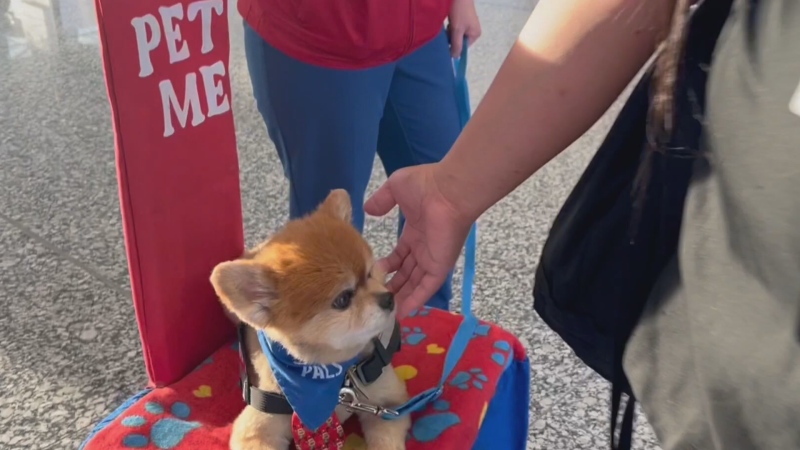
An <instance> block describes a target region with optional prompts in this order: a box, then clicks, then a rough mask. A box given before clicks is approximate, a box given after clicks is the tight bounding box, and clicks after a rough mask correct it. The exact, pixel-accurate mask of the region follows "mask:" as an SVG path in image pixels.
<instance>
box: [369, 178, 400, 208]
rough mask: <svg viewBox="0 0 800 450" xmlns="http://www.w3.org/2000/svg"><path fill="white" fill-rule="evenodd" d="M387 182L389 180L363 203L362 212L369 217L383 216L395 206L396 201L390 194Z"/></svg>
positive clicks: (390, 189)
mask: <svg viewBox="0 0 800 450" xmlns="http://www.w3.org/2000/svg"><path fill="white" fill-rule="evenodd" d="M389 182H390V180H386V181H384V182H383V184H382V185H381V187H379V188H378V190H377V191H375V193H373V194H372V195H371V196H370V197H369V198H368V199H367V201H366V202H365V203H364V212H366V213H367V214H369V215H370V216H385V215H386V214H388V213H389V211H391V210H392V208H394V207H395V206H397V200H395V198H394V195H393V194H392V188H391V187H390V185H389Z"/></svg>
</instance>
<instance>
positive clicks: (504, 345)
mask: <svg viewBox="0 0 800 450" xmlns="http://www.w3.org/2000/svg"><path fill="white" fill-rule="evenodd" d="M493 347H494V350H495V351H494V353H492V361H494V362H495V364H497V365H498V366H502V367H504V368H505V367H506V366H507V365H508V363H510V362H511V344H509V343H508V342H506V341H497V342H495V343H494V345H493Z"/></svg>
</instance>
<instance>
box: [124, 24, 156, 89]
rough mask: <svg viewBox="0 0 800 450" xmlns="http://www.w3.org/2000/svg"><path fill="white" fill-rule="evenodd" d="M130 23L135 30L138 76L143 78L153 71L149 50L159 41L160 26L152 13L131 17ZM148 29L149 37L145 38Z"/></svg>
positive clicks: (153, 48)
mask: <svg viewBox="0 0 800 450" xmlns="http://www.w3.org/2000/svg"><path fill="white" fill-rule="evenodd" d="M131 25H133V29H134V31H136V47H137V49H138V51H139V77H140V78H144V77H146V76H149V75H151V74H152V73H153V63H152V62H151V61H150V52H152V51H153V50H155V48H156V47H158V44H159V43H160V42H161V28H159V26H158V21H157V20H156V18H155V17H154V16H153V15H152V14H146V15H144V16H142V17H135V18H133V19H132V20H131ZM148 29H149V30H150V39H147V34H148V33H147V31H148Z"/></svg>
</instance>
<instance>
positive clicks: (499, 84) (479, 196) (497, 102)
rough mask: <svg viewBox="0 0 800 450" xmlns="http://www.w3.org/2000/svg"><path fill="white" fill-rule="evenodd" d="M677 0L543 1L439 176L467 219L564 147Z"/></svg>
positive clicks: (644, 51)
mask: <svg viewBox="0 0 800 450" xmlns="http://www.w3.org/2000/svg"><path fill="white" fill-rule="evenodd" d="M674 1H675V0H541V1H540V2H539V5H538V6H537V7H536V9H535V10H534V12H533V14H532V15H531V17H530V19H529V20H528V23H527V24H526V25H525V28H524V29H523V31H522V33H521V34H520V37H519V39H518V40H517V42H516V43H515V44H514V47H513V48H512V50H511V52H510V53H509V55H508V57H507V58H506V60H505V62H504V63H503V65H502V66H501V68H500V70H499V72H498V74H497V76H496V77H495V79H494V81H493V82H492V85H491V87H490V88H489V90H488V92H487V93H486V95H485V97H484V98H483V100H482V101H481V103H480V104H479V105H478V107H477V108H476V110H475V113H474V115H473V117H472V118H471V119H470V121H469V123H468V125H467V126H466V127H465V129H464V131H463V132H462V133H461V136H460V137H459V138H458V140H457V141H456V143H455V144H454V146H453V148H452V149H451V150H450V152H449V154H448V155H447V156H446V157H445V158H444V159H443V160H442V162H441V164H439V165H438V166H437V169H436V171H435V176H436V179H437V184H438V185H439V187H440V188H441V189H442V191H443V194H444V195H445V196H446V197H447V198H448V199H450V200H451V201H452V202H453V204H454V205H455V206H456V207H457V208H458V209H459V210H461V211H462V212H464V213H465V214H466V215H467V216H468V217H469V218H470V219H474V218H477V217H478V216H479V215H480V214H482V213H483V212H484V211H485V210H486V209H488V208H489V207H491V206H492V205H493V204H494V203H496V202H497V201H499V200H500V199H502V198H503V197H505V196H506V195H507V194H508V193H510V192H511V191H512V190H514V189H515V188H516V187H517V186H519V185H520V184H521V183H522V182H523V181H525V180H526V179H527V178H529V177H530V176H531V175H532V174H533V173H535V172H536V171H537V170H538V169H539V168H541V167H542V166H543V165H544V164H546V163H547V162H548V161H550V160H551V159H552V158H554V157H555V156H556V155H558V153H560V152H561V151H562V150H564V149H565V148H567V147H568V146H569V145H570V144H571V143H572V142H574V141H575V140H576V139H578V138H579V137H580V136H581V135H582V134H583V133H585V132H586V131H587V130H588V129H589V127H591V126H592V124H594V123H595V122H596V121H597V120H598V119H599V118H600V116H601V115H602V114H603V113H604V112H605V111H606V110H607V109H608V108H609V106H611V104H612V103H613V101H614V100H615V99H616V98H617V97H618V96H619V94H620V93H621V92H622V90H623V89H624V88H625V86H626V85H627V84H628V83H629V82H630V80H631V79H632V78H633V77H634V76H635V75H636V73H637V72H638V71H639V70H640V69H641V67H642V66H643V65H644V63H645V62H646V61H647V59H648V58H649V57H650V56H651V55H652V53H653V51H654V50H655V48H656V45H657V43H658V41H659V40H660V39H661V38H662V37H663V36H664V34H665V33H666V30H667V27H668V26H669V19H670V17H671V11H672V7H673V4H674Z"/></svg>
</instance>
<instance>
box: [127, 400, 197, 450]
mask: <svg viewBox="0 0 800 450" xmlns="http://www.w3.org/2000/svg"><path fill="white" fill-rule="evenodd" d="M144 409H145V411H147V412H148V413H149V414H150V415H149V416H139V415H131V416H128V417H125V418H123V419H122V421H121V422H120V423H121V424H122V426H123V427H126V428H129V429H131V433H129V434H127V435H126V436H125V437H124V438H123V439H122V446H123V447H125V448H144V447H147V446H148V445H150V443H152V444H153V445H154V446H155V447H156V448H165V449H166V448H175V447H177V446H178V445H179V444H180V443H181V441H183V439H184V438H185V437H186V435H187V434H189V433H190V432H191V431H192V430H194V429H197V428H199V427H200V423H198V422H190V421H187V420H186V419H188V418H189V415H190V414H191V410H190V409H189V406H188V405H187V404H185V403H182V402H175V403H173V404H172V406H170V408H169V414H168V415H165V413H164V407H163V406H161V404H160V403H157V402H148V403H147V404H145V406H144ZM159 416H161V417H159ZM150 419H156V421H155V423H153V425H152V426H151V427H150V431H149V432H147V433H142V432H138V433H137V432H136V431H135V430H136V429H137V428H141V427H143V426H145V425H147V423H148V422H149V421H150Z"/></svg>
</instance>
